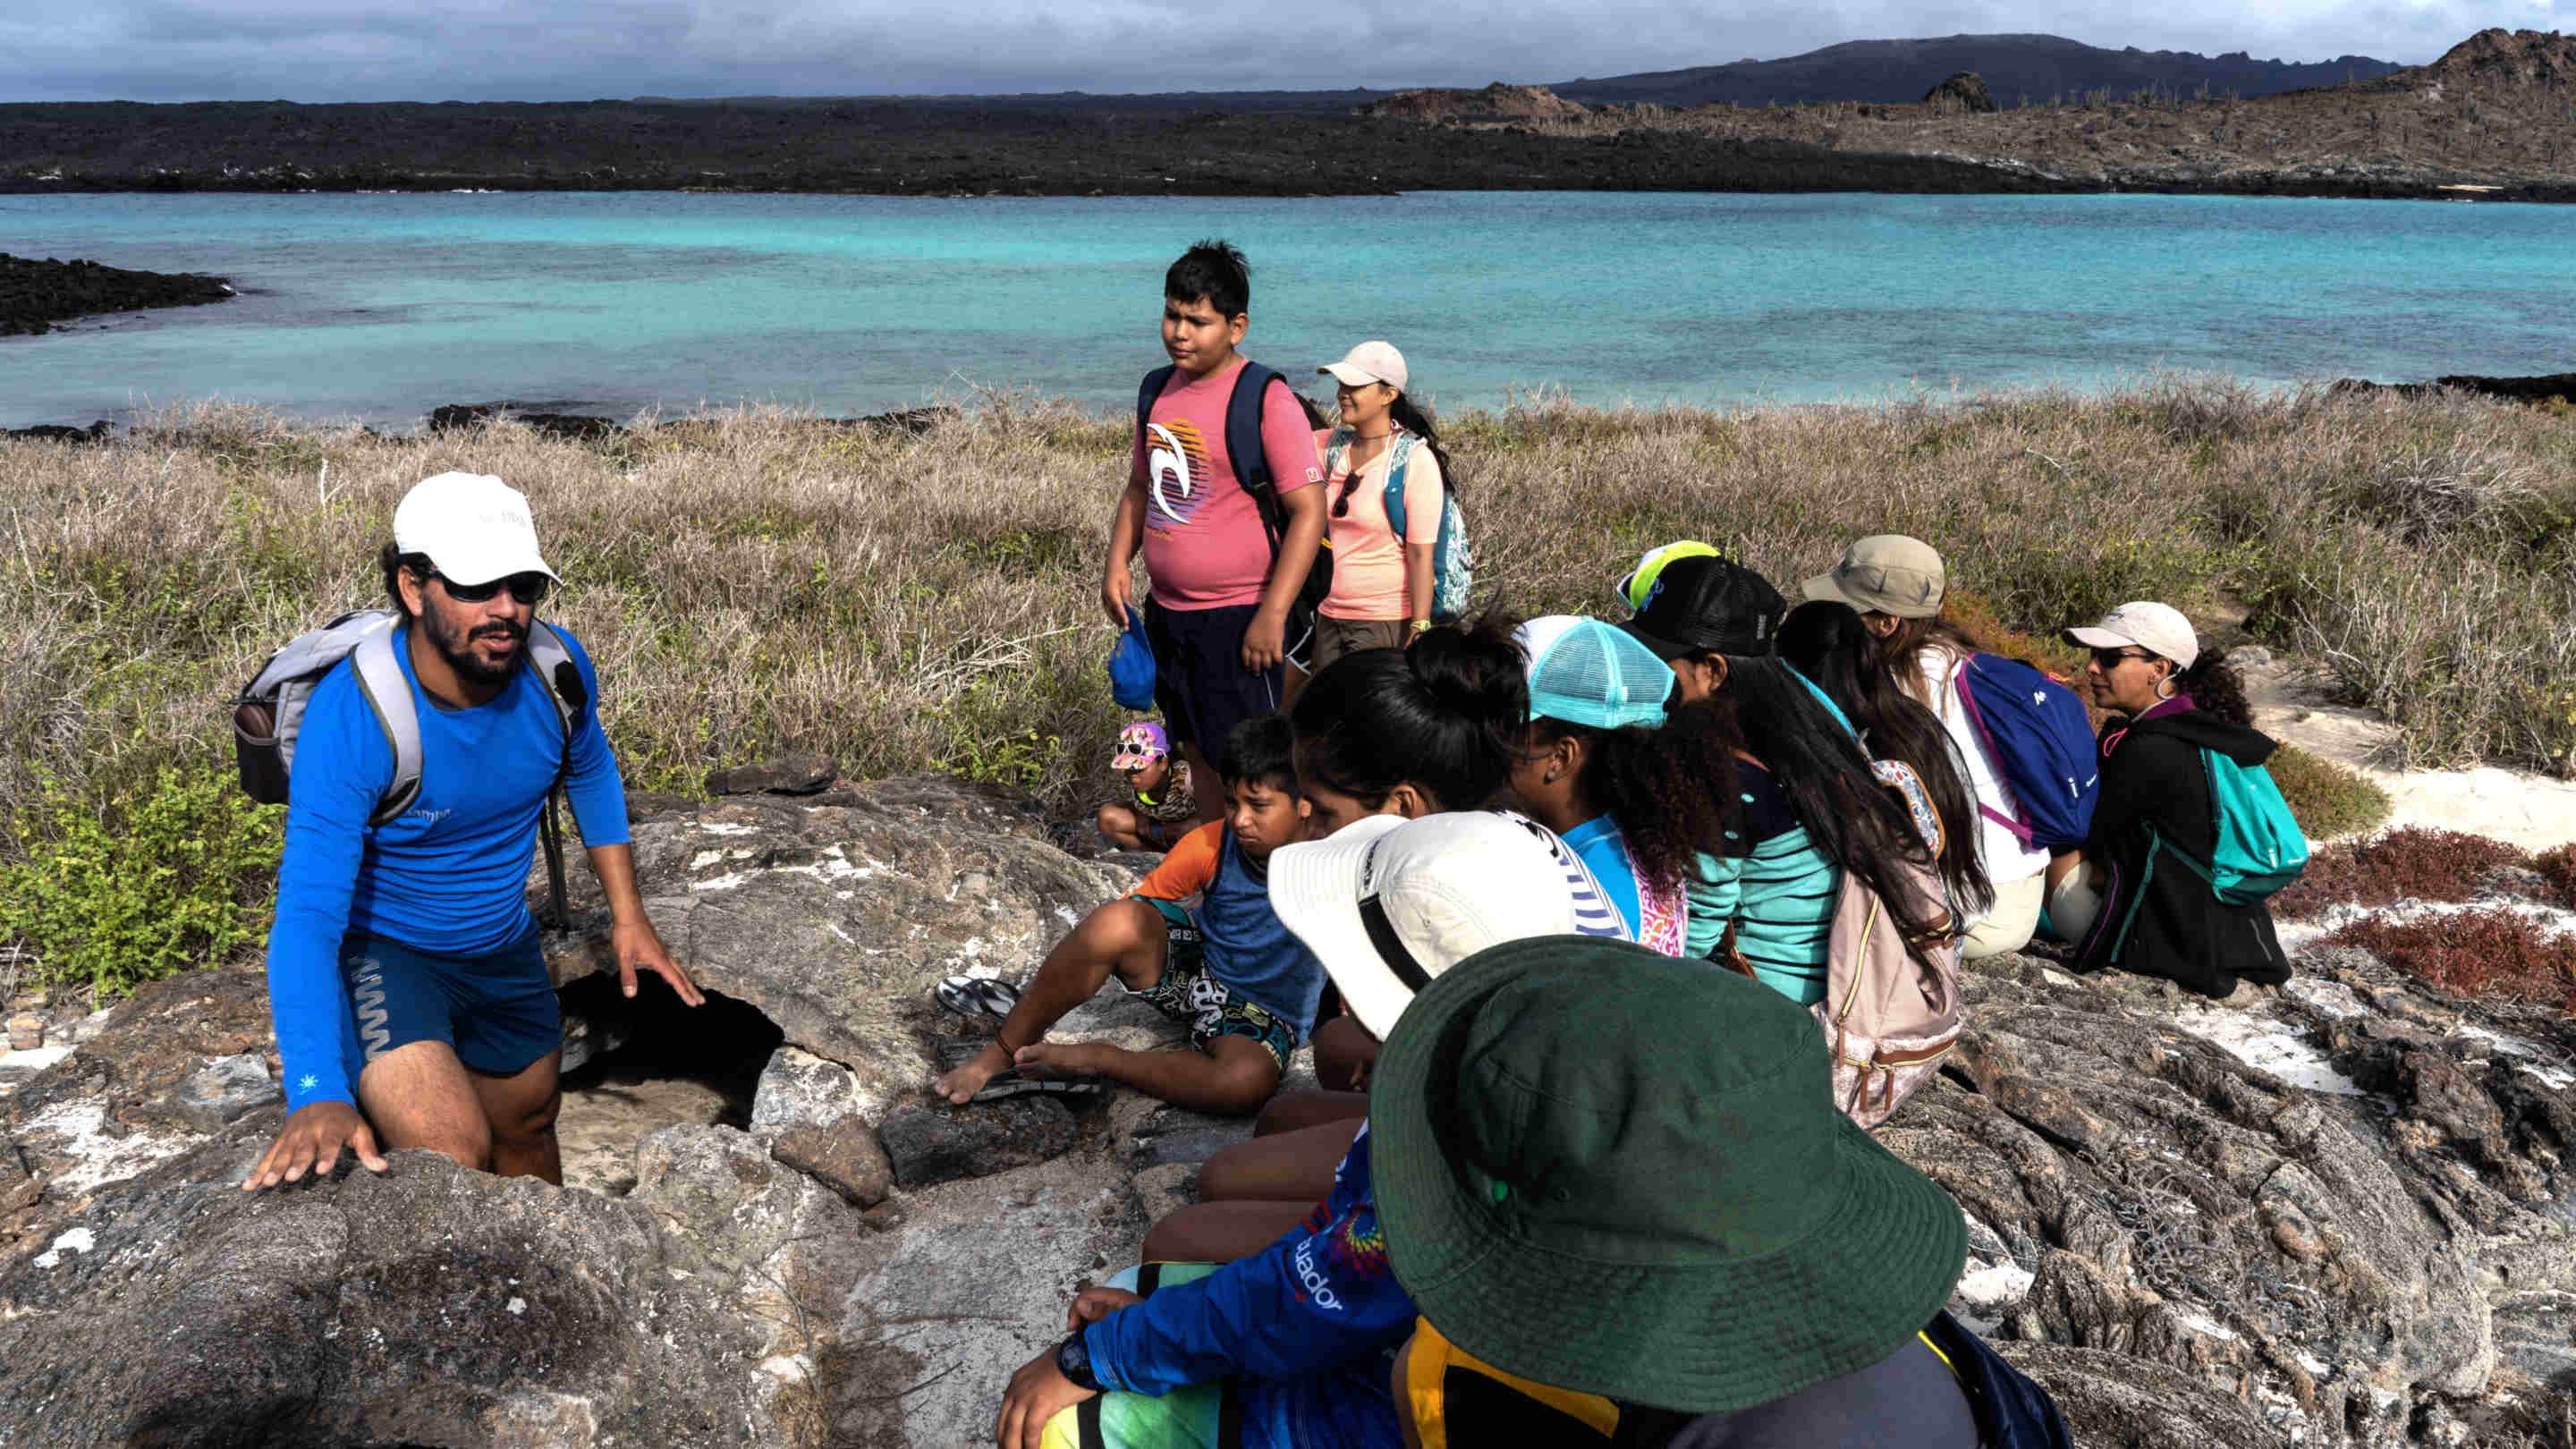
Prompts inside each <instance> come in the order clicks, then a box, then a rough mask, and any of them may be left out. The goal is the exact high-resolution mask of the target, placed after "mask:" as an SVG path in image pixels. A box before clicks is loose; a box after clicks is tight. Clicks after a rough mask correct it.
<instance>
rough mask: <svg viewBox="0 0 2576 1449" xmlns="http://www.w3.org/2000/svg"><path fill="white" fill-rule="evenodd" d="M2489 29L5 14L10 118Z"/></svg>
mask: <svg viewBox="0 0 2576 1449" xmlns="http://www.w3.org/2000/svg"><path fill="white" fill-rule="evenodd" d="M2491 25H2503V26H2508V27H2513V28H2529V29H2576V0H2421V3H2417V0H2275V3H2272V4H2269V5H2266V6H2262V7H2248V6H2244V5H2242V4H2241V3H2228V4H2224V5H2221V4H2218V3H2213V0H2178V3H2173V0H2168V3H2163V4H2154V5H2149V4H2144V3H2137V0H2132V3H2130V4H2127V5H2123V6H2088V7H2085V8H2083V9H2081V10H2078V9H2075V8H2072V7H2061V6H2051V5H2041V4H2034V3H2029V0H1931V3H1911V4H1906V5H1898V4H1895V3H1892V0H1825V3H1821V4H1819V3H1813V0H1738V3H1737V4H1736V5H1735V6H1734V7H1732V8H1729V9H1725V10H1714V9H1708V8H1704V7H1702V6H1699V5H1695V4H1690V3H1685V0H1593V3H1588V4H1585V5H1582V6H1579V7H1578V6H1574V5H1570V4H1565V3H1562V0H1558V3H1539V0H1415V3H1414V4H1412V5H1410V6H1404V7H1394V6H1385V5H1379V4H1363V3H1360V0H1314V3H1310V4H1306V5H1302V6H1296V7H1258V8H1255V7H1236V6H1222V5H1220V6H1210V5H1208V4H1206V3H1204V0H1096V3H1092V4H1089V5H1087V6H1083V7H1081V8H1070V7H1067V6H1065V5H1063V4H1062V3H1060V0H964V3H955V4H947V5H938V4H933V5H926V6H925V5H918V4H914V3H909V0H906V3H892V0H837V3H836V0H414V3H411V4H408V5H404V6H400V7H395V6H385V5H377V4H368V3H362V0H196V3H172V0H9V3H8V5H7V7H6V11H5V13H0V100H22V101H23V100H110V99H129V100H156V101H161V100H265V99H277V98H283V99H288V100H300V101H335V100H394V99H407V100H571V99H588V98H592V97H600V96H636V95H689V96H708V95H757V94H795V95H849V94H888V93H894V94H928V93H948V92H1002V91H1058V90H1088V91H1095V92H1110V91H1189V90H1246V89H1301V90H1302V89H1310V88H1324V87H1340V86H1369V87H1372V88H1378V89H1390V88H1398V87H1404V86H1415V85H1480V84H1482V83H1484V82H1485V81H1488V80H1494V79H1510V80H1532V81H1536V80H1566V79H1571V78H1573V77H1575V76H1578V75H1587V76H1606V75H1618V74H1623V73H1626V72H1631V71H1641V70H1668V69H1675V68H1679V67H1684V66H1693V65H1707V64H1715V63H1719V62H1723V61H1730V60H1738V59H1742V58H1745V57H1748V56H1757V57H1766V58H1767V57H1773V56H1781V55H1792V54H1796V53H1798V52H1800V51H1804V50H1811V49H1814V48H1816V47H1818V46H1822V45H1830V44H1833V43H1834V42H1836V41H1841V40H1851V39H1866V38H1885V37H1896V36H1921V35H1947V34H1955V33H1959V32H1997V31H2045V32H2049V33H2053V34H2059V35H2066V36H2070V37H2072V38H2074V39H2077V40H2082V41H2085V42H2087V43H2089V44H2094V45H2107V46H2120V45H2136V46H2140V47H2142V48H2146V49H2174V50H2198V51H2205V52H2217V51H2229V50H2249V51H2252V52H2253V53H2254V54H2255V55H2257V56H2265V57H2270V56H2279V57H2281V58H2283V59H2289V60H2322V59H2326V58H2330V57H2332V56H2336V55H2343V54H2362V55H2373V56H2380V57H2384V58H2387V59H2391V60H2397V61H2402V62H2409V63H2413V62H2421V61H2425V60H2430V59H2432V58H2433V57H2434V56H2435V55H2438V54H2439V53H2440V52H2441V51H2442V50H2443V49H2445V48H2447V47H2448V46H2449V45H2451V44H2452V43H2454V42H2455V41H2457V40H2459V39H2461V38H2462V37H2464V36H2466V35H2468V34H2469V33H2470V32H2472V31H2475V30H2478V29H2482V28H2484V27H2487V26H2491Z"/></svg>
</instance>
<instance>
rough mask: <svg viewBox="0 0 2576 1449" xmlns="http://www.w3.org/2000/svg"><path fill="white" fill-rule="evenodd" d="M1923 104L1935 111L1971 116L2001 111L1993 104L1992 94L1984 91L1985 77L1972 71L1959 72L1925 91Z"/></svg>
mask: <svg viewBox="0 0 2576 1449" xmlns="http://www.w3.org/2000/svg"><path fill="white" fill-rule="evenodd" d="M1923 104H1925V105H1927V106H1930V107H1931V108H1932V109H1934V110H1936V111H1946V112H1952V113H1958V112H1966V113H1969V114H1972V115H1984V114H1985V113H1986V112H1988V111H1995V110H2001V109H2002V107H2000V106H1997V105H1996V104H1995V97H1994V93H1993V92H1991V91H1989V90H1987V89H1986V81H1985V77H1983V76H1981V75H1978V74H1977V73H1976V72H1975V71H1972V70H1963V71H1960V72H1959V73H1958V74H1956V75H1954V76H1951V77H1950V78H1949V79H1948V80H1945V81H1943V82H1941V83H1940V84H1939V85H1937V86H1934V87H1933V88H1932V89H1930V90H1928V91H1925V92H1924V93H1923Z"/></svg>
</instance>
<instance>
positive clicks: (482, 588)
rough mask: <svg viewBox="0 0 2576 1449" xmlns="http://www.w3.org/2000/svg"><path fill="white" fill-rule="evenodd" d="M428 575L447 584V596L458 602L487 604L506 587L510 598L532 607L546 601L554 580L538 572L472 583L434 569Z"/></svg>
mask: <svg viewBox="0 0 2576 1449" xmlns="http://www.w3.org/2000/svg"><path fill="white" fill-rule="evenodd" d="M429 576H430V577H431V578H434V579H436V580H438V581H439V582H440V583H442V584H445V585H447V596H448V597H449V598H451V599H454V600H455V601H456V602H458V603H460V604H488V603H490V602H491V601H492V596H493V595H495V594H498V593H499V592H501V591H502V590H503V589H508V590H509V591H510V597H511V598H514V599H516V600H518V601H519V602H520V603H522V604H525V605H527V606H528V607H530V608H532V609H533V608H535V607H536V606H537V605H539V604H542V603H544V602H545V601H546V590H547V589H548V588H550V587H552V586H553V584H554V580H552V579H550V578H547V577H546V576H545V575H544V574H538V573H526V574H512V575H510V576H509V577H508V578H506V579H494V580H493V581H492V582H490V583H488V584H473V585H466V584H460V583H458V582H457V581H456V580H454V579H451V578H449V577H448V576H447V575H445V574H443V573H440V572H439V571H437V570H436V569H432V570H430V573H429Z"/></svg>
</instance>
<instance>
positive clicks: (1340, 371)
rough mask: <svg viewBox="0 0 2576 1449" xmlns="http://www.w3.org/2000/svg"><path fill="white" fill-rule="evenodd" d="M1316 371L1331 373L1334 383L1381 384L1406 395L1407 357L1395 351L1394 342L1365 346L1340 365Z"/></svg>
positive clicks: (1360, 385)
mask: <svg viewBox="0 0 2576 1449" xmlns="http://www.w3.org/2000/svg"><path fill="white" fill-rule="evenodd" d="M1315 370H1316V371H1317V372H1329V373H1331V374H1332V375H1333V380H1334V381H1335V382H1339V383H1342V384H1343V385H1345V386H1348V387H1366V386H1368V385H1369V384H1370V383H1373V382H1382V383H1385V384H1386V385H1388V386H1389V387H1392V388H1394V389H1395V390H1396V391H1397V392H1402V391H1404V379H1405V372H1404V354H1403V353H1401V352H1398V351H1396V350H1395V344H1394V343H1392V342H1363V343H1361V344H1360V345H1359V346H1357V347H1354V348H1352V349H1351V351H1350V355H1349V356H1347V357H1345V358H1343V359H1342V360H1341V361H1339V362H1336V363H1333V364H1331V365H1330V366H1327V367H1319V368H1316V369H1315Z"/></svg>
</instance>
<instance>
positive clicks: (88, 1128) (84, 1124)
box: [20, 1097, 206, 1196]
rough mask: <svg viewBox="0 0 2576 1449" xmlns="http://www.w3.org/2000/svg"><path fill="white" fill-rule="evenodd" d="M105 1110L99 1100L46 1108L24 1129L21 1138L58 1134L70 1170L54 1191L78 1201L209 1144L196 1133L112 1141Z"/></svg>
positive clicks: (138, 1134) (131, 1136) (142, 1135)
mask: <svg viewBox="0 0 2576 1449" xmlns="http://www.w3.org/2000/svg"><path fill="white" fill-rule="evenodd" d="M106 1125H107V1104H106V1103H105V1102H103V1101H101V1100H100V1099H98V1098H96V1097H87V1098H83V1099H80V1100H78V1101H71V1102H64V1103H62V1104H60V1105H58V1106H55V1107H51V1108H48V1109H47V1110H45V1111H44V1112H42V1113H40V1114H39V1115H38V1116H37V1117H36V1118H35V1119H34V1120H33V1121H31V1122H29V1123H27V1124H26V1126H25V1127H24V1128H22V1129H21V1131H20V1135H21V1136H22V1137H26V1136H33V1135H34V1134H36V1133H40V1132H52V1133H57V1134H59V1135H60V1136H61V1137H62V1138H63V1139H64V1148H63V1150H64V1151H66V1152H68V1153H69V1154H70V1155H71V1156H72V1157H73V1158H74V1159H75V1161H74V1163H73V1165H72V1166H70V1167H67V1168H65V1169H63V1170H62V1171H61V1172H60V1173H58V1174H56V1175H55V1177H54V1179H53V1182H52V1183H51V1185H50V1190H51V1191H54V1192H60V1193H63V1194H65V1195H67V1196H78V1195H79V1194H81V1193H85V1192H88V1191H90V1190H91V1189H93V1188H97V1187H103V1186H105V1185H106V1184H108V1183H111V1182H122V1181H124V1180H125V1179H127V1178H129V1177H132V1176H134V1175H135V1174H136V1173H139V1172H141V1171H143V1170H144V1169H145V1168H147V1167H150V1166H151V1165H152V1164H154V1163H156V1162H159V1161H161V1160H162V1159H164V1158H168V1157H176V1156H178V1155H179V1154H180V1153H182V1152H185V1151H187V1150H188V1149H189V1148H191V1147H194V1146H196V1145H197V1144H198V1143H200V1142H203V1141H205V1140H206V1139H205V1138H204V1137H202V1136H199V1135H198V1134H196V1133H194V1132H168V1133H162V1132H140V1131H138V1132H132V1133H128V1134H127V1135H126V1136H124V1137H110V1136H107V1135H106V1134H105V1133H103V1132H101V1131H100V1130H99V1129H100V1128H102V1127H104V1126H106Z"/></svg>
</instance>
